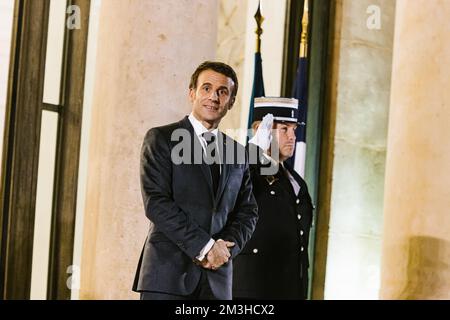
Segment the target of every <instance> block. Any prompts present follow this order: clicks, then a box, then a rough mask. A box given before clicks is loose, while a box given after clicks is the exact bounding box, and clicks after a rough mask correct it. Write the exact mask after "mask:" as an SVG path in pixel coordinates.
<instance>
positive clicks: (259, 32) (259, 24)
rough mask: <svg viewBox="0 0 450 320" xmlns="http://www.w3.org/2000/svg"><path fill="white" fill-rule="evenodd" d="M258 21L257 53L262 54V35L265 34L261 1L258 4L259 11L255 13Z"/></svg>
mask: <svg viewBox="0 0 450 320" xmlns="http://www.w3.org/2000/svg"><path fill="white" fill-rule="evenodd" d="M255 20H256V26H257V27H256V31H255V33H256V52H258V53H261V35H262V34H263V29H262V27H261V26H262V23H263V21H264V17H263V16H262V15H261V1H259V2H258V10H257V11H256V13H255Z"/></svg>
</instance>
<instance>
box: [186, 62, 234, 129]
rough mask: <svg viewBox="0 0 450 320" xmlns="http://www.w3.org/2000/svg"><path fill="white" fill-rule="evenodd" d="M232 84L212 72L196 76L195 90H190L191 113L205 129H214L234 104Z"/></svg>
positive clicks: (222, 76)
mask: <svg viewBox="0 0 450 320" xmlns="http://www.w3.org/2000/svg"><path fill="white" fill-rule="evenodd" d="M233 87H234V82H233V80H231V79H230V78H228V77H227V76H225V75H223V74H221V73H218V72H215V71H213V70H205V71H203V72H202V73H200V75H199V76H198V79H197V88H195V89H190V91H189V98H190V101H191V103H192V113H193V114H194V116H195V118H197V120H199V121H200V122H201V123H202V124H203V125H204V126H205V127H206V128H207V129H211V128H216V127H217V126H218V125H219V123H220V120H221V119H222V118H223V117H224V116H225V115H226V114H227V112H228V110H229V109H231V107H232V106H233V103H234V98H232V97H231V94H232V91H233Z"/></svg>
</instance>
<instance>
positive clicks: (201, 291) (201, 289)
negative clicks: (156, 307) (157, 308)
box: [141, 269, 218, 300]
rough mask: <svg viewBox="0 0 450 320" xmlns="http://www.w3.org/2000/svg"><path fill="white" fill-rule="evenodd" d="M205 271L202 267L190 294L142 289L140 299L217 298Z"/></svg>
mask: <svg viewBox="0 0 450 320" xmlns="http://www.w3.org/2000/svg"><path fill="white" fill-rule="evenodd" d="M206 272H207V271H206V270H204V269H202V273H201V276H200V281H199V282H198V285H197V288H196V289H195V290H194V292H193V293H191V294H190V295H187V296H180V295H174V294H169V293H163V292H152V291H144V292H141V300H218V299H217V298H216V297H215V296H214V294H213V292H212V291H211V287H210V286H209V283H208V278H207V276H206Z"/></svg>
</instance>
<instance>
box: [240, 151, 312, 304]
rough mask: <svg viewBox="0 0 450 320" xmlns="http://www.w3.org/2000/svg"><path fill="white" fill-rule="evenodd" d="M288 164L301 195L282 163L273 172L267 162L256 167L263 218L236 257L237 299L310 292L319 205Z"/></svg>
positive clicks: (295, 296) (254, 178)
mask: <svg viewBox="0 0 450 320" xmlns="http://www.w3.org/2000/svg"><path fill="white" fill-rule="evenodd" d="M250 146H252V145H251V144H250ZM253 148H254V146H253ZM259 150H260V152H261V149H259ZM284 166H285V168H286V169H287V170H289V172H290V173H291V175H292V176H293V177H294V178H295V180H296V181H297V182H298V184H299V186H300V191H299V193H298V194H294V189H293V187H292V185H291V183H290V181H289V179H288V177H287V176H286V175H285V173H284V170H285V169H283V168H282V167H281V166H280V167H279V170H278V173H277V174H275V175H273V176H264V175H261V171H260V170H261V163H258V164H256V165H252V166H251V170H250V171H251V176H252V182H253V193H254V195H255V198H256V201H257V203H258V214H259V220H258V223H257V225H256V229H255V232H254V233H253V235H252V238H251V239H250V240H249V242H248V243H247V244H246V246H245V247H244V249H243V250H242V252H241V253H240V254H239V255H238V256H237V257H236V259H235V260H234V273H233V297H235V298H256V299H306V297H307V288H308V267H309V261H308V239H309V231H310V228H311V222H312V212H313V205H312V202H311V197H310V195H309V193H308V188H307V186H306V183H305V181H304V180H303V179H302V178H301V177H300V176H299V175H298V174H297V173H296V172H295V171H294V170H293V169H292V168H291V167H289V166H288V165H287V164H286V163H285V164H284Z"/></svg>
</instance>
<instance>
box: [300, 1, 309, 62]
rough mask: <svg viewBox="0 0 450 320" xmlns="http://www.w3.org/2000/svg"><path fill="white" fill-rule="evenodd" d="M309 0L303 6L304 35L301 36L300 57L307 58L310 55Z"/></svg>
mask: <svg viewBox="0 0 450 320" xmlns="http://www.w3.org/2000/svg"><path fill="white" fill-rule="evenodd" d="M308 11H309V9H308V0H305V3H304V6H303V18H302V35H301V37H300V50H299V57H300V58H306V57H307V56H308V24H309V12H308Z"/></svg>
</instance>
